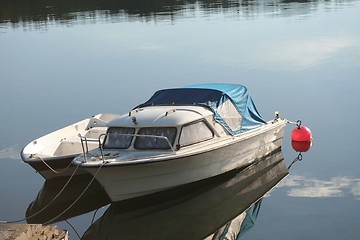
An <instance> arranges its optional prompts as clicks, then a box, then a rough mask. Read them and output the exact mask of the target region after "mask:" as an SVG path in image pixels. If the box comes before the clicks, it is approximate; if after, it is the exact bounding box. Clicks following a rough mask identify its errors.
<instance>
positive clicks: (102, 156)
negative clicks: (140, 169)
mask: <svg viewBox="0 0 360 240" xmlns="http://www.w3.org/2000/svg"><path fill="white" fill-rule="evenodd" d="M110 134H111V135H120V136H129V137H151V138H161V139H165V140H166V142H167V144H168V145H169V147H170V149H171V150H172V151H173V152H175V149H174V147H173V146H172V144H171V143H170V141H169V139H168V138H167V137H165V136H158V135H145V134H129V133H103V134H100V135H99V137H98V139H87V138H86V137H84V136H81V135H80V134H79V137H80V140H81V146H82V149H83V154H84V158H85V161H87V155H86V154H87V153H88V152H89V148H88V142H98V143H99V149H100V153H101V158H102V160H103V161H104V159H105V157H104V151H103V150H104V148H103V143H102V141H101V138H102V137H104V136H108V135H110ZM84 143H85V146H84Z"/></svg>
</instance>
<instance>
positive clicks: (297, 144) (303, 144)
mask: <svg viewBox="0 0 360 240" xmlns="http://www.w3.org/2000/svg"><path fill="white" fill-rule="evenodd" d="M311 145H312V142H311V141H292V142H291V146H292V148H293V149H294V150H295V151H296V152H307V151H309V149H310V148H311Z"/></svg>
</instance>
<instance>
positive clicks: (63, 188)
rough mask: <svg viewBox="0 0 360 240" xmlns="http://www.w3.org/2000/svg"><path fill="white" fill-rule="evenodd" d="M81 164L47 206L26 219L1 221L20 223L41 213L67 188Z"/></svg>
mask: <svg viewBox="0 0 360 240" xmlns="http://www.w3.org/2000/svg"><path fill="white" fill-rule="evenodd" d="M79 166H80V165H77V166H76V168H75V170H74V172H73V173H72V174H71V176H70V178H69V179H68V180H67V182H66V183H65V185H64V186H63V187H62V189H61V190H60V192H59V193H58V194H57V195H56V196H55V197H54V198H53V199H52V200H51V201H50V202H48V203H47V204H46V205H45V207H43V208H42V209H40V211H38V212H36V213H34V214H33V215H30V216H28V217H25V218H24V219H20V220H16V221H0V222H2V223H18V222H22V221H25V220H27V219H30V218H33V217H35V216H37V215H38V214H39V213H41V212H43V211H44V210H45V209H46V208H47V207H49V206H50V205H51V204H52V203H53V202H54V201H55V200H56V199H57V198H58V197H59V196H60V194H61V193H62V192H63V191H64V190H65V188H66V187H67V185H69V183H70V181H71V179H72V178H73V177H74V175H75V172H76V171H77V169H78V168H79Z"/></svg>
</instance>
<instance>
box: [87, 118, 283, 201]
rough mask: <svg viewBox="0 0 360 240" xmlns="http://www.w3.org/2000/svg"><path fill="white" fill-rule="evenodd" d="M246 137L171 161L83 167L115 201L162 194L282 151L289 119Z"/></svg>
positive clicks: (268, 125) (271, 124)
mask: <svg viewBox="0 0 360 240" xmlns="http://www.w3.org/2000/svg"><path fill="white" fill-rule="evenodd" d="M266 125H267V126H265V127H262V129H261V130H259V131H253V133H252V134H250V135H246V134H245V137H234V140H233V141H232V142H231V143H228V144H226V145H225V146H219V147H218V148H211V149H208V150H207V151H203V152H201V153H197V154H193V155H186V156H181V154H179V155H177V154H175V155H174V157H172V158H171V159H167V160H161V161H151V162H142V163H138V164H113V163H110V164H105V165H103V166H102V168H101V169H100V170H99V166H97V167H95V166H94V165H92V166H90V165H86V164H81V166H82V167H84V168H85V169H86V170H87V171H89V172H90V173H91V174H93V175H94V176H95V177H96V179H97V180H98V181H99V183H100V184H101V185H102V186H103V187H104V189H105V191H106V192H107V194H108V195H109V197H110V198H111V200H112V201H113V202H116V201H120V200H124V199H129V198H134V197H138V196H143V195H147V194H151V193H154V192H159V191H162V190H166V189H169V188H173V187H176V186H180V185H183V184H187V183H191V182H196V181H199V180H203V179H207V178H211V177H214V176H217V175H220V174H223V173H225V172H228V171H230V170H233V169H236V168H241V167H245V166H247V165H249V164H251V163H253V162H254V161H256V160H257V159H259V158H261V157H263V156H266V155H268V154H270V153H271V152H273V151H275V150H277V149H279V148H280V147H281V145H282V138H283V135H284V131H285V125H286V121H285V120H279V121H277V122H275V123H269V124H266Z"/></svg>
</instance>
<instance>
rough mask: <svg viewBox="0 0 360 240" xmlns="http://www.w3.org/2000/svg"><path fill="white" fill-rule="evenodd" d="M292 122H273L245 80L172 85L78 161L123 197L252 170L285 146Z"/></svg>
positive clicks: (113, 125)
mask: <svg viewBox="0 0 360 240" xmlns="http://www.w3.org/2000/svg"><path fill="white" fill-rule="evenodd" d="M286 122H287V120H285V119H282V118H280V117H278V115H276V117H275V118H274V119H273V120H271V121H268V122H265V121H264V120H263V119H262V118H261V116H260V114H259V113H258V111H257V109H256V107H255V105H254V103H253V101H252V99H251V96H250V94H249V93H248V90H247V89H246V87H244V86H242V85H234V84H200V85H192V86H188V87H183V88H174V89H165V90H160V91H157V92H156V93H155V94H154V95H153V96H152V97H151V98H150V99H149V100H148V101H147V102H145V103H144V104H141V105H139V106H137V107H136V108H134V109H133V110H132V111H130V112H129V113H128V114H125V115H122V116H120V117H118V118H116V119H114V120H112V121H111V122H109V123H108V125H107V126H108V130H107V133H106V134H103V135H101V136H100V139H101V141H100V140H99V142H101V144H100V147H99V148H96V149H94V150H91V151H89V152H86V151H84V153H83V154H81V155H79V156H78V157H76V158H75V159H74V161H73V163H74V164H77V165H80V167H81V168H83V169H86V170H87V171H88V172H90V173H91V174H93V175H94V176H95V177H96V179H97V180H98V181H99V182H100V184H101V185H103V187H104V189H105V191H106V192H107V194H108V195H109V197H110V198H111V200H112V201H113V202H114V201H120V200H124V199H129V198H134V197H138V196H143V195H147V194H150V193H154V192H158V191H162V190H166V189H169V188H173V187H176V186H180V185H183V184H187V183H192V182H196V181H199V180H203V179H207V178H211V177H214V176H217V175H220V174H223V173H225V172H228V171H230V170H233V169H236V168H241V167H245V166H247V165H249V164H251V163H252V162H254V161H255V160H256V159H259V158H261V157H263V156H265V155H267V154H269V153H271V152H273V151H275V150H276V149H278V148H280V147H281V144H282V138H283V135H284V130H285V125H286Z"/></svg>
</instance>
